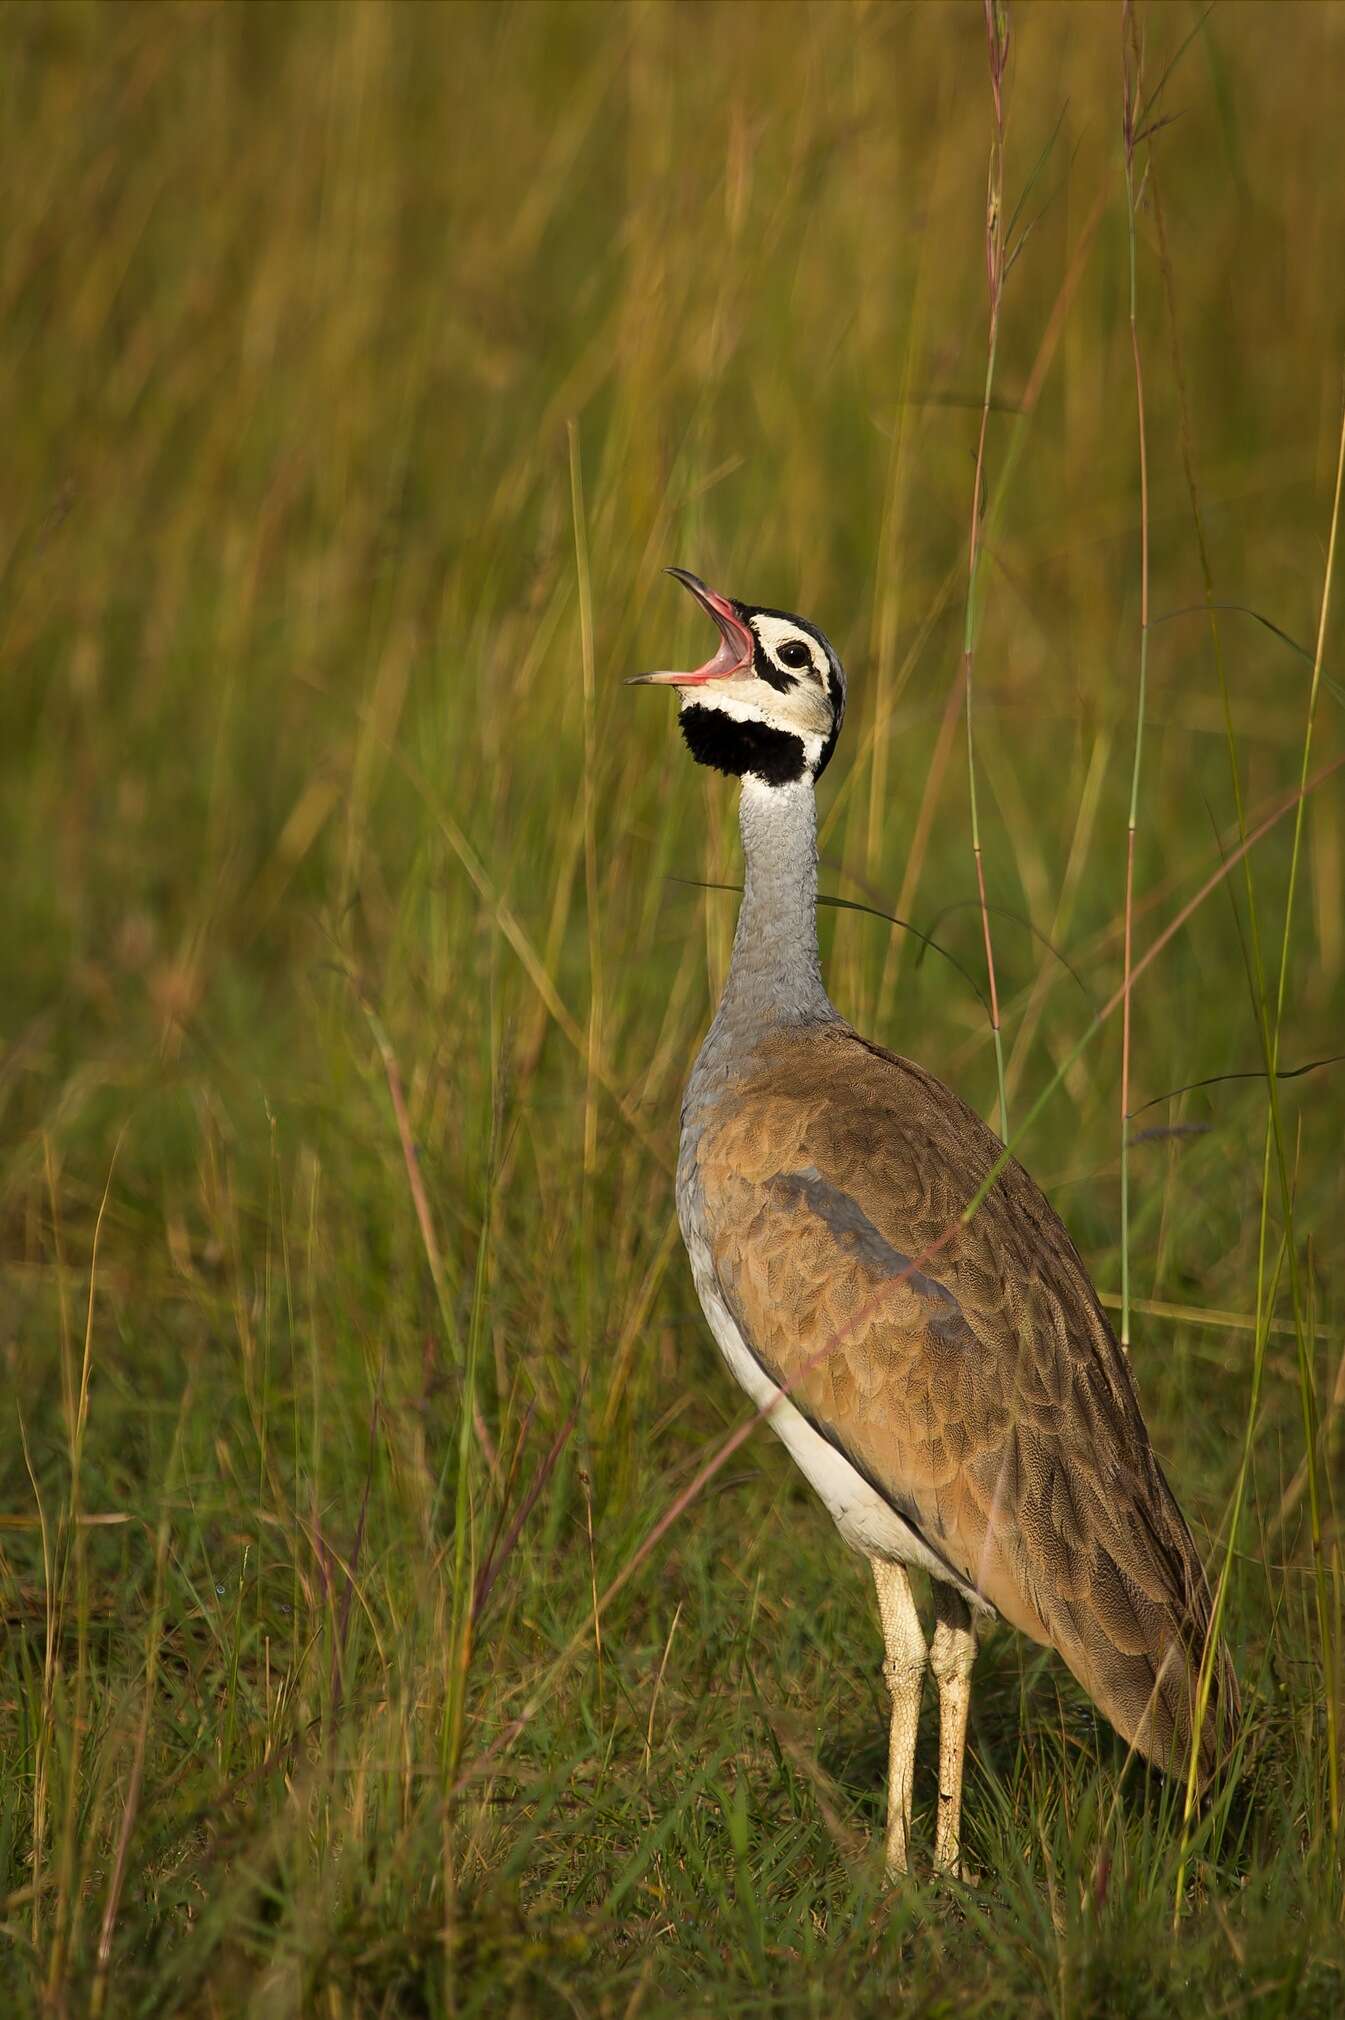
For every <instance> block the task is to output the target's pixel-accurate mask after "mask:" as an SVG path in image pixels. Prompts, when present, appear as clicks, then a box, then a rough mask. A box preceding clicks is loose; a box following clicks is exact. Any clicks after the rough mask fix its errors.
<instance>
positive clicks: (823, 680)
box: [750, 610, 827, 690]
mask: <svg viewBox="0 0 1345 2020" xmlns="http://www.w3.org/2000/svg"><path fill="white" fill-rule="evenodd" d="M750 622H751V625H752V629H753V631H755V633H756V635H757V637H758V638H759V639H760V640H761V643H762V644H763V645H764V646H765V648H766V651H767V652H768V653H769V655H770V657H771V659H772V661H773V662H774V664H775V665H776V667H777V668H778V669H779V671H780V672H781V673H785V674H788V675H790V677H791V678H792V679H794V680H799V681H805V682H806V681H816V682H817V683H818V685H819V686H820V687H821V688H822V689H823V690H825V688H826V684H827V656H826V654H825V652H823V650H822V648H821V646H820V645H819V644H818V642H817V640H816V639H815V638H810V637H809V636H808V633H807V632H806V631H803V630H801V629H800V628H799V626H798V625H797V624H795V623H794V622H793V620H792V619H791V618H788V617H772V616H771V615H770V614H769V612H767V611H764V610H758V611H757V612H756V613H755V614H754V615H753V617H752V618H751V620H750ZM805 652H806V653H807V655H808V657H807V658H806V659H805V658H803V656H802V655H803V654H804V653H805Z"/></svg>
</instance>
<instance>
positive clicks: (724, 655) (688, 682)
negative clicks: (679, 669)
mask: <svg viewBox="0 0 1345 2020" xmlns="http://www.w3.org/2000/svg"><path fill="white" fill-rule="evenodd" d="M665 573H666V574H668V575H672V576H675V577H676V578H677V580H678V581H679V582H680V583H682V584H684V586H685V587H686V588H687V589H689V590H690V591H691V594H692V595H693V596H694V597H695V599H696V601H697V603H699V604H700V606H701V608H702V609H703V610H705V611H707V612H708V614H709V615H710V616H711V617H712V618H713V619H714V621H715V623H716V624H717V625H718V627H719V650H718V652H716V654H715V656H714V658H713V659H707V660H706V662H705V664H704V666H698V667H696V668H694V669H693V671H692V672H690V673H633V674H632V675H631V676H630V678H629V680H627V682H626V686H627V687H701V686H703V685H704V683H705V682H706V681H707V680H732V678H733V676H734V675H735V674H740V673H750V672H751V669H752V647H753V643H754V641H753V637H752V631H751V627H750V626H749V625H747V624H744V622H743V620H742V618H741V617H739V615H738V612H737V609H736V608H735V606H734V605H733V604H732V603H730V602H729V600H728V598H727V597H726V596H717V595H716V594H715V592H714V590H713V589H707V588H706V586H705V584H704V583H703V582H702V581H701V579H700V577H699V576H698V575H693V574H692V573H691V571H690V569H689V568H669V569H667V570H665Z"/></svg>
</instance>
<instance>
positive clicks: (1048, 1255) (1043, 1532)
mask: <svg viewBox="0 0 1345 2020" xmlns="http://www.w3.org/2000/svg"><path fill="white" fill-rule="evenodd" d="M733 1095H734V1098H733V1100H732V1102H731V1103H728V1102H726V1103H725V1104H724V1107H723V1108H722V1110H720V1111H718V1112H715V1111H712V1112H711V1114H710V1116H709V1117H708V1119H707V1126H706V1128H705V1131H704V1133H703V1135H702V1137H701V1141H700V1148H699V1155H698V1159H697V1175H698V1178H699V1181H700V1185H701V1187H702V1189H703V1195H704V1206H705V1215H706V1223H707V1228H708V1231H709V1236H710V1245H711V1251H712V1255H713V1259H714V1264H715V1269H716V1272H717V1275H718V1278H719V1282H720V1286H721V1289H722V1291H723V1293H724V1296H725V1299H726V1301H727V1302H728V1304H729V1306H730V1308H731V1309H732V1311H733V1313H734V1316H735V1318H736V1319H737V1321H738V1324H739V1326H740V1328H741V1330H742V1332H743V1334H744V1337H745V1338H746V1339H747V1341H748V1342H749V1343H750V1345H751V1347H752V1349H753V1351H754V1352H755V1353H756V1355H757V1357H758V1358H759V1359H760V1361H761V1362H762V1365H763V1366H764V1367H765V1368H766V1369H767V1370H768V1372H769V1373H770V1374H771V1375H772V1376H773V1377H775V1378H776V1379H777V1380H779V1381H780V1382H782V1383H784V1384H786V1385H787V1386H788V1389H789V1393H790V1396H791V1398H792V1400H793V1401H794V1403H795V1404H796V1405H797V1406H798V1407H799V1408H800V1409H801V1410H802V1411H803V1412H804V1414H805V1415H806V1416H808V1417H809V1418H810V1419H811V1421H812V1422H813V1423H814V1424H815V1425H816V1426H817V1428H818V1429H819V1430H821V1431H823V1433H824V1434H825V1435H826V1436H827V1437H828V1438H830V1439H831V1440H832V1441H833V1442H834V1443H835V1444H837V1445H838V1446H839V1447H840V1448H841V1449H842V1450H843V1451H844V1452H845V1453H846V1455H847V1456H848V1457H849V1458H850V1459H851V1460H852V1461H853V1463H854V1464H855V1465H856V1466H857V1467H858V1468H859V1470H860V1471H861V1472H863V1473H864V1474H865V1476H866V1477H867V1478H868V1479H869V1480H870V1481H871V1482H872V1483H873V1484H874V1485H875V1486H876V1487H877V1488H878V1489H879V1491H880V1492H882V1493H883V1494H885V1495H886V1496H887V1497H888V1498H889V1499H890V1500H891V1501H892V1503H893V1505H894V1506H895V1507H897V1508H898V1509H899V1511H900V1512H901V1513H902V1514H903V1516H905V1517H906V1519H907V1520H908V1521H911V1522H913V1524H914V1525H915V1527H916V1528H917V1529H919V1531H920V1532H921V1534H922V1535H923V1536H924V1537H925V1539H926V1541H927V1542H928V1544H929V1546H930V1547H931V1549H933V1550H934V1551H935V1552H936V1553H937V1554H938V1555H940V1556H942V1557H943V1558H944V1559H945V1561H946V1562H947V1563H948V1564H949V1566H950V1567H951V1568H952V1570H954V1571H955V1573H956V1574H957V1576H958V1577H959V1578H960V1579H963V1580H965V1581H966V1583H967V1584H968V1585H970V1586H972V1587H973V1588H974V1589H975V1590H976V1591H978V1592H979V1593H981V1594H982V1595H983V1596H984V1597H985V1598H986V1599H987V1600H989V1601H990V1603H991V1604H992V1605H993V1606H995V1607H996V1608H997V1609H998V1610H999V1611H1000V1612H1001V1613H1003V1614H1004V1615H1005V1616H1006V1617H1007V1618H1008V1619H1009V1620H1011V1621H1012V1622H1013V1623H1014V1625H1015V1626H1017V1627H1019V1628H1021V1629H1022V1630H1023V1631H1024V1632H1025V1633H1027V1634H1029V1635H1031V1636H1033V1637H1034V1638H1035V1639H1037V1640H1039V1641H1043V1642H1049V1643H1051V1644H1053V1645H1054V1646H1055V1647H1056V1648H1057V1649H1058V1650H1059V1651H1060V1653H1061V1655H1062V1656H1063V1657H1064V1659H1065V1661H1066V1662H1067V1663H1068V1664H1069V1667H1070V1668H1071V1670H1072V1671H1073V1672H1074V1674H1075V1676H1077V1677H1078V1679H1079V1681H1080V1682H1081V1683H1082V1684H1083V1686H1084V1688H1085V1689H1086V1690H1087V1691H1088V1692H1089V1693H1090V1695H1091V1696H1092V1697H1093V1698H1094V1699H1095V1701H1096V1702H1097V1704H1098V1705H1099V1706H1100V1707H1101V1709H1102V1710H1103V1711H1104V1712H1105V1713H1106V1715H1107V1717H1108V1718H1109V1719H1110V1720H1111V1721H1112V1723H1113V1724H1114V1725H1115V1726H1116V1727H1117V1729H1118V1730H1119V1731H1120V1732H1121V1733H1122V1734H1123V1735H1124V1736H1125V1737H1126V1738H1127V1739H1128V1740H1131V1741H1133V1742H1134V1744H1135V1745H1136V1746H1137V1747H1138V1748H1139V1749H1140V1751H1141V1752H1143V1753H1145V1754H1147V1755H1148V1756H1149V1757H1150V1758H1151V1759H1153V1760H1155V1761H1157V1762H1158V1763H1159V1764H1160V1765H1162V1766H1164V1767H1166V1768H1169V1769H1171V1770H1180V1769H1182V1768H1183V1767H1184V1765H1185V1762H1186V1760H1187V1759H1188V1758H1189V1752H1190V1733H1191V1724H1192V1692H1193V1686H1194V1678H1195V1674H1196V1671H1197V1670H1198V1668H1199V1663H1200V1658H1201V1653H1202V1651H1203V1648H1204V1645H1205V1639H1206V1634H1207V1632H1208V1627H1209V1615H1210V1601H1209V1592H1208V1588H1207V1586H1206V1583H1205V1577H1204V1573H1203V1570H1202V1568H1201V1564H1200V1560H1199V1557H1198V1555H1197V1553H1196V1548H1195V1544H1194V1543H1193V1541H1192V1538H1191V1534H1190V1531H1189V1530H1188V1528H1187V1526H1186V1523H1185V1521H1184V1520H1183V1518H1182V1513H1181V1510H1180V1509H1179V1508H1178V1506H1177V1503H1176V1501H1175V1500H1174V1498H1173V1495H1172V1492H1171V1489H1170V1488H1169V1487H1168V1484H1167V1482H1166V1480H1165V1479H1164V1477H1163V1474H1162V1470H1161V1469H1160V1467H1159V1464H1158V1461H1157V1458H1156V1457H1155V1455H1154V1451H1153V1447H1152V1446H1151V1444H1150V1442H1149V1436H1148V1432H1147V1431H1146V1429H1145V1426H1144V1421H1143V1418H1142V1417H1141V1415H1140V1409H1139V1403H1138V1400H1137V1398H1136V1395H1135V1390H1134V1384H1133V1382H1132V1380H1131V1375H1130V1369H1129V1366H1128V1364H1127V1362H1126V1360H1125V1357H1124V1356H1123V1355H1122V1353H1121V1351H1120V1349H1119V1347H1118V1346H1117V1344H1116V1341H1115V1339H1114V1338H1113V1336H1112V1332H1111V1329H1110V1327H1109V1326H1108V1324H1107V1321H1106V1318H1105V1317H1104V1315H1103V1312H1102V1309H1101V1307H1100V1305H1099V1304H1098V1301H1097V1297H1096V1294H1095V1293H1094V1291H1093V1287H1092V1285H1091V1283H1090V1282H1089V1279H1088V1275H1087V1272H1086V1271H1085V1269H1084V1266H1083V1264H1082V1262H1081V1261H1080V1259H1079V1256H1078V1253H1077V1251H1076V1249H1075V1248H1074V1245H1073V1243H1072V1242H1071V1241H1070V1238H1069V1236H1068V1234H1067V1233H1066V1231H1065V1229H1064V1227H1063V1225H1062V1224H1061V1221H1060V1220H1059V1218H1058V1216H1057V1215H1056V1213H1055V1212H1054V1211H1053V1209H1052V1208H1051V1206H1050V1205H1049V1204H1048V1202H1047V1201H1046V1199H1045V1198H1044V1197H1043V1195H1042V1193H1041V1192H1040V1191H1039V1190H1038V1188H1037V1186H1036V1185H1035V1184H1034V1183H1033V1181H1032V1179H1030V1178H1029V1177H1028V1175H1027V1173H1026V1172H1025V1171H1024V1170H1023V1169H1022V1167H1021V1166H1020V1165H1018V1164H1017V1163H1016V1162H1010V1163H1009V1164H1008V1165H1007V1166H1006V1168H1005V1170H1004V1172H1003V1173H1002V1175H1001V1176H1000V1178H999V1179H998V1180H997V1181H996V1183H995V1185H994V1187H993V1188H992V1190H991V1191H990V1193H989V1195H988V1196H987V1198H986V1200H985V1201H984V1203H983V1205H982V1206H981V1207H980V1209H979V1210H978V1212H977V1213H976V1214H975V1216H974V1217H973V1219H972V1220H971V1222H970V1224H969V1225H967V1226H966V1227H963V1226H961V1225H960V1224H959V1218H958V1217H959V1215H960V1214H961V1212H962V1210H963V1208H964V1207H965V1206H966V1205H967V1203H968V1202H969V1200H970V1199H971V1198H972V1197H973V1195H974V1193H975V1191H976V1189H977V1187H978V1186H979V1184H980V1182H981V1180H982V1179H983V1178H984V1176H985V1174H986V1173H987V1171H988V1170H989V1169H990V1167H991V1165H992V1164H993V1162H994V1160H995V1158H996V1157H997V1156H998V1155H999V1153H1000V1149H1001V1146H1000V1144H999V1142H998V1140H997V1139H996V1138H995V1137H993V1136H992V1135H991V1133H990V1132H989V1130H987V1129H986V1127H985V1125H984V1124H983V1123H982V1122H981V1121H980V1119H979V1117H978V1116H976V1115H975V1114H974V1113H973V1112H972V1111H971V1110H970V1109H969V1108H967V1107H966V1106H965V1104H964V1103H963V1102H961V1101H959V1100H958V1098H957V1096H956V1095H954V1094H952V1093H951V1092H950V1091H949V1090H948V1089H947V1088H946V1087H944V1086H942V1085H941V1084H940V1083H939V1082H938V1081H937V1080H935V1079H933V1078H932V1077H931V1076H930V1075H929V1074H926V1073H924V1072H922V1070H921V1069H920V1068H919V1067H918V1066H914V1065H912V1064H911V1063H910V1062H909V1061H907V1060H903V1059H898V1058H896V1057H895V1056H894V1055H892V1054H891V1053H887V1052H883V1051H882V1050H880V1049H879V1048H878V1047H876V1046H871V1045H868V1044H866V1043H865V1042H864V1041H863V1040H862V1039H859V1038H857V1037H856V1036H855V1035H854V1034H853V1033H852V1032H849V1031H847V1030H845V1029H844V1028H843V1027H839V1028H834V1029H827V1028H825V1027H824V1028H821V1029H817V1028H814V1029H812V1030H810V1031H807V1032H801V1033H797V1034H793V1035H781V1036H777V1037H775V1038H772V1039H771V1040H769V1041H768V1042H767V1043H766V1044H765V1045H763V1046H762V1047H761V1048H760V1050H759V1052H758V1054H757V1055H756V1060H755V1062H754V1068H753V1071H752V1074H751V1076H750V1078H749V1080H748V1082H747V1084H746V1085H744V1084H743V1083H742V1082H738V1083H737V1084H736V1085H735V1087H734V1090H733ZM1216 1686H1217V1687H1216V1700H1220V1701H1216V1702H1215V1703H1214V1704H1213V1705H1212V1709H1211V1715H1210V1716H1208V1717H1207V1720H1206V1724H1205V1727H1204V1730H1203V1732H1202V1743H1201V1764H1202V1769H1203V1770H1206V1771H1208V1770H1209V1769H1212V1768H1213V1766H1214V1765H1215V1762H1216V1758H1217V1753H1218V1747H1217V1743H1216V1733H1217V1732H1218V1730H1219V1728H1220V1725H1221V1723H1222V1722H1223V1719H1224V1718H1226V1717H1227V1716H1228V1715H1231V1714H1232V1713H1233V1712H1234V1711H1235V1709H1236V1701H1237V1697H1236V1683H1235V1681H1234V1679H1233V1677H1232V1672H1231V1669H1230V1668H1229V1667H1228V1665H1227V1663H1226V1661H1225V1660H1224V1659H1223V1658H1222V1657H1221V1662H1220V1667H1219V1670H1218V1672H1217V1675H1216Z"/></svg>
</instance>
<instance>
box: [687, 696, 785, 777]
mask: <svg viewBox="0 0 1345 2020" xmlns="http://www.w3.org/2000/svg"><path fill="white" fill-rule="evenodd" d="M678 721H679V722H680V723H681V725H682V735H683V736H684V737H685V738H686V744H687V749H688V750H689V751H690V752H691V755H692V757H694V758H695V760H696V763H697V764H698V765H713V766H714V768H715V770H716V771H719V772H727V773H728V775H729V777H730V778H738V779H740V778H742V776H743V775H744V773H745V772H750V773H751V774H752V776H753V778H758V779H760V780H761V782H762V784H763V785H768V786H787V785H791V784H792V783H793V781H794V780H795V779H801V778H802V777H803V774H804V772H805V770H806V769H807V760H806V759H805V757H804V753H803V738H802V737H798V736H794V735H793V734H792V732H791V731H789V730H787V729H772V728H770V726H769V725H768V724H767V723H764V722H736V721H735V720H734V718H733V717H732V716H730V715H725V714H724V712H723V710H722V709H718V708H703V707H701V706H700V705H699V704H698V703H695V702H693V703H692V704H691V706H690V707H689V708H684V709H682V710H681V711H680V713H679V715H678Z"/></svg>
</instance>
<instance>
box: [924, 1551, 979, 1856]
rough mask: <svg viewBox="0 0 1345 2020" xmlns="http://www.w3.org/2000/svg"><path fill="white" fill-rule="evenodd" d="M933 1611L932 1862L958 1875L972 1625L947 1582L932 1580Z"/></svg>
mask: <svg viewBox="0 0 1345 2020" xmlns="http://www.w3.org/2000/svg"><path fill="white" fill-rule="evenodd" d="M934 1613H935V1617H936V1620H937V1623H938V1624H937V1626H936V1627H935V1629H934V1639H933V1640H932V1641H931V1643H930V1646H929V1666H930V1668H931V1669H932V1670H933V1672H934V1675H935V1677H936V1678H937V1680H938V1685H939V1819H938V1823H937V1825H936V1827H935V1833H934V1864H935V1866H936V1867H937V1869H938V1870H939V1871H940V1872H941V1873H952V1874H954V1875H956V1876H957V1877H958V1878H959V1879H960V1878H963V1877H965V1875H964V1874H963V1872H962V1868H961V1859H960V1853H961V1833H962V1765H963V1762H964V1760H965V1759H966V1753H967V1713H968V1712H969V1711H970V1709H971V1668H972V1664H973V1663H974V1662H975V1660H976V1627H975V1623H974V1622H973V1620H972V1615H971V1608H970V1607H969V1606H968V1604H967V1602H966V1600H965V1599H964V1598H963V1597H962V1595H961V1593H959V1592H954V1590H953V1588H952V1586H951V1585H941V1584H937V1583H936V1584H935V1586H934Z"/></svg>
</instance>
